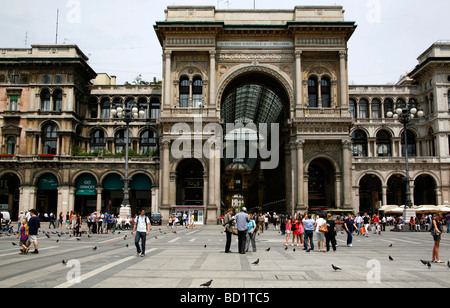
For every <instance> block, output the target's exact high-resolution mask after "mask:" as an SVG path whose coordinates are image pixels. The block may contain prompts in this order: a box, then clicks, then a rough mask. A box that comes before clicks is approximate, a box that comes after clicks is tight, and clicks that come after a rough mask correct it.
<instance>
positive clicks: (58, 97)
mask: <svg viewBox="0 0 450 308" xmlns="http://www.w3.org/2000/svg"><path fill="white" fill-rule="evenodd" d="M62 97H63V94H62V91H61V90H59V89H58V90H55V91H53V104H54V108H53V110H54V111H61V110H62Z"/></svg>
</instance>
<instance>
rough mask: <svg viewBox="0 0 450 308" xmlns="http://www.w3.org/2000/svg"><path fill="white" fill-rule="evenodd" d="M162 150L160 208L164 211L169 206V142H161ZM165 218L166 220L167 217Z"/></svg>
mask: <svg viewBox="0 0 450 308" xmlns="http://www.w3.org/2000/svg"><path fill="white" fill-rule="evenodd" d="M161 148H162V162H161V163H162V168H161V171H160V172H161V178H162V187H161V194H162V198H161V199H162V201H161V203H162V204H161V207H162V208H164V209H166V208H167V209H168V208H169V207H170V204H169V187H170V163H169V162H170V141H169V140H163V141H161ZM165 218H168V217H167V216H166V217H165Z"/></svg>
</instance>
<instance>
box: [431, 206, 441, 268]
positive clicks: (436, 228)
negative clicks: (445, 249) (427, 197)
mask: <svg viewBox="0 0 450 308" xmlns="http://www.w3.org/2000/svg"><path fill="white" fill-rule="evenodd" d="M441 219H442V216H441V214H439V213H438V214H435V215H434V217H433V221H432V223H431V231H430V232H431V235H432V236H433V240H434V247H433V254H432V259H431V261H432V262H434V263H444V261H442V260H441V259H439V244H440V242H441V234H442V232H443V231H444V229H443V227H442V224H441Z"/></svg>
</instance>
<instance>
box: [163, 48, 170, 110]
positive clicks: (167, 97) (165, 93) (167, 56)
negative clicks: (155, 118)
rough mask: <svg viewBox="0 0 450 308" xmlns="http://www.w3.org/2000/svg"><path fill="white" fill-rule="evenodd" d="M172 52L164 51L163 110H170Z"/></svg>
mask: <svg viewBox="0 0 450 308" xmlns="http://www.w3.org/2000/svg"><path fill="white" fill-rule="evenodd" d="M171 59H172V51H171V50H165V51H164V61H165V68H164V91H163V109H165V108H170V101H171V99H170V92H171V91H170V88H171V82H170V81H171V70H172V60H171Z"/></svg>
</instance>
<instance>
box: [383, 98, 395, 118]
mask: <svg viewBox="0 0 450 308" xmlns="http://www.w3.org/2000/svg"><path fill="white" fill-rule="evenodd" d="M388 111H391V112H395V111H394V102H393V100H392V99H390V98H386V99H385V100H384V117H385V118H386V117H387V116H386V113H388Z"/></svg>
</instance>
